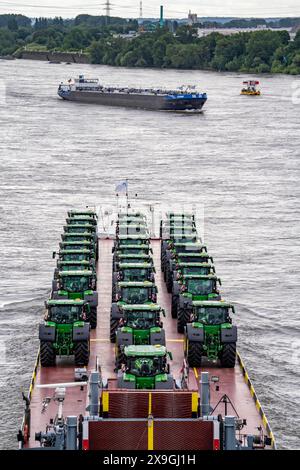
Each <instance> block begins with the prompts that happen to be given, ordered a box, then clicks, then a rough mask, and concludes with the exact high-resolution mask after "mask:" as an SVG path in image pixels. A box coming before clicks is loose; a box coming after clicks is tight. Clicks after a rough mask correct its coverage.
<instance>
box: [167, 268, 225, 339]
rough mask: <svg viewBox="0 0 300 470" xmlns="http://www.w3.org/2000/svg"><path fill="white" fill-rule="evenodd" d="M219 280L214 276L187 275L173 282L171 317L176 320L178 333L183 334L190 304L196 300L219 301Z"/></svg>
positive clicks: (190, 308)
mask: <svg viewBox="0 0 300 470" xmlns="http://www.w3.org/2000/svg"><path fill="white" fill-rule="evenodd" d="M218 283H219V284H220V285H221V280H220V279H219V278H218V277H217V276H216V275H215V274H208V275H207V276H201V275H196V274H188V275H186V276H182V278H181V279H180V280H179V281H174V283H173V291H172V310H171V312H172V317H173V318H177V331H178V333H183V332H184V327H185V325H186V324H187V323H188V321H189V319H190V315H191V310H192V304H193V302H194V301H196V300H210V301H214V300H221V296H220V293H219V291H218V287H217V284H218Z"/></svg>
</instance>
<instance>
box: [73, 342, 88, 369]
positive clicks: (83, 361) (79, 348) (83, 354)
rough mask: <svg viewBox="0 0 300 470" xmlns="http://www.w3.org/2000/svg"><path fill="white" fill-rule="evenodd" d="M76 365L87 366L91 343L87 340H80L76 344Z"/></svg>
mask: <svg viewBox="0 0 300 470" xmlns="http://www.w3.org/2000/svg"><path fill="white" fill-rule="evenodd" d="M74 356H75V366H87V365H88V363H89V359H90V344H89V340H87V341H78V342H77V343H75V346H74Z"/></svg>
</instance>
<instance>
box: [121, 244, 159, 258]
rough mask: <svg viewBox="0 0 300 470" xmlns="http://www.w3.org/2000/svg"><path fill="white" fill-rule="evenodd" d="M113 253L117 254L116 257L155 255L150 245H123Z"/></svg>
mask: <svg viewBox="0 0 300 470" xmlns="http://www.w3.org/2000/svg"><path fill="white" fill-rule="evenodd" d="M113 252H115V253H116V256H119V255H148V256H149V253H153V250H152V248H150V245H122V246H118V247H116V249H113Z"/></svg>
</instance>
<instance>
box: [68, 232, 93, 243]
mask: <svg viewBox="0 0 300 470" xmlns="http://www.w3.org/2000/svg"><path fill="white" fill-rule="evenodd" d="M61 239H62V241H63V242H64V243H68V242H78V243H82V242H89V243H94V244H95V243H96V241H95V235H94V234H93V233H88V232H83V233H64V234H62V236H61Z"/></svg>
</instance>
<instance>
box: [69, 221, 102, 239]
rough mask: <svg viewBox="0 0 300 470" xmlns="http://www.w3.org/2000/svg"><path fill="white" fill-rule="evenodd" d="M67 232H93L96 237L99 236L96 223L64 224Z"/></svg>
mask: <svg viewBox="0 0 300 470" xmlns="http://www.w3.org/2000/svg"><path fill="white" fill-rule="evenodd" d="M64 232H65V234H73V233H75V234H91V235H93V236H94V237H95V238H96V237H97V227H96V226H95V225H90V224H87V225H72V224H70V225H65V226H64Z"/></svg>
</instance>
